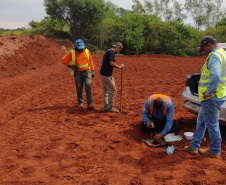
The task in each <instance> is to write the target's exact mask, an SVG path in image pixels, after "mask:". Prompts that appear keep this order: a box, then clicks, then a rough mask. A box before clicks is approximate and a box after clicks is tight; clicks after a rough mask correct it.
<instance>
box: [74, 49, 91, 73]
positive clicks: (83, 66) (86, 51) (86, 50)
mask: <svg viewBox="0 0 226 185" xmlns="http://www.w3.org/2000/svg"><path fill="white" fill-rule="evenodd" d="M84 51H85V53H86V55H87V57H88V63H87V64H85V65H82V66H79V65H76V66H77V67H78V68H85V67H87V66H89V69H90V64H89V52H88V49H87V48H86V49H84ZM71 56H72V61H71V63H70V65H75V50H74V49H72V50H71ZM74 72H75V71H74V70H71V75H73V76H74Z"/></svg>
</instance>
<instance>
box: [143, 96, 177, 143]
mask: <svg viewBox="0 0 226 185" xmlns="http://www.w3.org/2000/svg"><path fill="white" fill-rule="evenodd" d="M142 120H143V121H142V123H141V130H142V131H144V132H160V133H157V134H156V135H155V136H154V139H155V140H159V139H161V138H163V137H164V136H165V135H167V134H168V133H175V134H177V133H178V132H179V129H180V124H181V121H180V120H178V119H177V118H176V115H175V112H174V105H173V101H172V99H171V98H170V97H169V96H166V95H163V94H153V95H151V96H150V97H149V98H148V99H147V101H146V103H145V105H144V108H143V110H142Z"/></svg>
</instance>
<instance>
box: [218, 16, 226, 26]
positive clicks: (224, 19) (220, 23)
mask: <svg viewBox="0 0 226 185" xmlns="http://www.w3.org/2000/svg"><path fill="white" fill-rule="evenodd" d="M224 25H225V26H226V18H223V19H221V21H219V22H217V24H216V28H218V27H220V26H224Z"/></svg>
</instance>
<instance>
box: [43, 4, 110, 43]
mask: <svg viewBox="0 0 226 185" xmlns="http://www.w3.org/2000/svg"><path fill="white" fill-rule="evenodd" d="M44 6H45V7H46V13H47V15H49V16H50V18H52V19H58V20H60V21H64V22H66V23H67V25H68V27H69V28H70V32H71V35H72V38H73V40H75V39H76V38H83V39H84V37H85V36H86V35H87V33H88V31H89V30H90V28H91V29H94V28H96V27H97V26H98V23H99V22H100V21H101V20H102V19H103V17H104V16H103V15H104V13H105V12H106V8H105V2H104V0H67V1H65V0H44Z"/></svg>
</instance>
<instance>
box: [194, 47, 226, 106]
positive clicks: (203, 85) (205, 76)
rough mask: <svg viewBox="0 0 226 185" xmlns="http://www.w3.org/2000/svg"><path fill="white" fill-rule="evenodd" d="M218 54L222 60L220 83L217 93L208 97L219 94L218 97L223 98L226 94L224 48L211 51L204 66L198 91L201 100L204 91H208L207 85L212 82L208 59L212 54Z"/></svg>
mask: <svg viewBox="0 0 226 185" xmlns="http://www.w3.org/2000/svg"><path fill="white" fill-rule="evenodd" d="M213 54H214V55H217V56H218V57H219V59H220V62H221V78H220V82H219V85H218V87H217V89H216V91H215V93H214V94H213V95H212V96H211V97H208V98H207V99H210V98H212V97H213V96H215V95H216V96H217V97H218V98H223V97H225V96H226V51H225V50H224V49H222V48H219V49H217V50H216V51H215V52H213V53H210V54H209V55H208V57H207V59H206V62H205V64H204V65H203V67H202V72H201V77H200V80H199V86H198V93H199V101H200V102H201V101H203V100H204V98H203V93H204V92H207V85H208V83H209V82H210V70H209V69H208V67H207V65H208V61H209V58H210V56H211V55H213Z"/></svg>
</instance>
